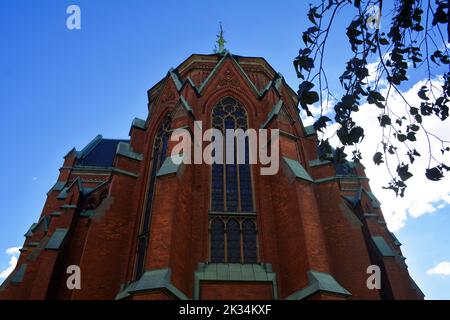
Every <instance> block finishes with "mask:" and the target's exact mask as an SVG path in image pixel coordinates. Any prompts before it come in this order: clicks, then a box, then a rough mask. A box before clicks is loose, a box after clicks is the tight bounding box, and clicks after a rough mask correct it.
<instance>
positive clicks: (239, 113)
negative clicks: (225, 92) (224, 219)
mask: <svg viewBox="0 0 450 320" xmlns="http://www.w3.org/2000/svg"><path fill="white" fill-rule="evenodd" d="M247 127H248V124H247V113H246V112H245V109H244V107H242V106H241V105H240V104H239V102H237V101H236V100H235V99H233V98H230V97H227V98H224V99H222V100H221V101H220V102H219V103H218V104H217V105H216V106H215V107H214V109H213V128H216V129H219V130H221V131H222V133H223V135H224V137H225V130H226V129H233V130H236V129H242V130H244V131H245V130H247ZM236 144H237V143H236V141H235V144H234V147H235V152H234V163H233V164H225V163H223V164H217V163H214V164H213V165H212V190H211V209H212V211H215V212H253V211H254V208H253V194H252V178H251V173H250V163H249V146H248V138H246V140H245V163H243V164H237V157H236V154H237V152H236V148H237V145H236ZM225 146H226V142H225V141H224V148H225ZM223 154H225V150H224V153H223ZM223 162H225V161H223Z"/></svg>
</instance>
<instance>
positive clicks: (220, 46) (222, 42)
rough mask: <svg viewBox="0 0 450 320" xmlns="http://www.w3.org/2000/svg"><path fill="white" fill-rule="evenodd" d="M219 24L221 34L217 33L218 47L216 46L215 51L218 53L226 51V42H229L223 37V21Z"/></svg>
mask: <svg viewBox="0 0 450 320" xmlns="http://www.w3.org/2000/svg"><path fill="white" fill-rule="evenodd" d="M219 26H220V30H219V34H218V35H217V41H216V42H217V45H218V47H217V46H216V49H215V52H216V53H224V52H225V43H227V42H226V40H225V39H224V38H223V34H224V32H223V28H222V22H219Z"/></svg>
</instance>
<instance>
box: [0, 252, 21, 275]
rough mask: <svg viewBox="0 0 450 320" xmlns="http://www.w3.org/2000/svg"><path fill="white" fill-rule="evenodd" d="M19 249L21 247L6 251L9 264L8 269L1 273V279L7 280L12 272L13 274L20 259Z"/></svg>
mask: <svg viewBox="0 0 450 320" xmlns="http://www.w3.org/2000/svg"><path fill="white" fill-rule="evenodd" d="M19 249H20V247H12V248H8V249H6V254H7V255H8V256H9V263H8V267H7V268H6V269H4V270H2V271H0V279H5V278H7V277H8V276H9V275H10V274H11V272H13V270H14V268H15V267H16V264H17V259H18V258H19V254H20V251H19Z"/></svg>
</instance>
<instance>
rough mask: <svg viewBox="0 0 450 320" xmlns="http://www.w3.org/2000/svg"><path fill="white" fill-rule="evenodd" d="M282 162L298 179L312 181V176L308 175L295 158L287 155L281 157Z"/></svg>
mask: <svg viewBox="0 0 450 320" xmlns="http://www.w3.org/2000/svg"><path fill="white" fill-rule="evenodd" d="M282 158H283V160H284V162H285V163H286V165H287V167H288V168H289V169H290V171H291V172H292V173H293V174H294V176H295V177H296V178H298V179H302V180H306V181H309V182H314V180H313V178H311V176H310V175H309V173H308V172H307V171H306V170H305V168H303V166H302V165H301V164H300V162H298V161H297V160H293V159H290V158H287V157H282Z"/></svg>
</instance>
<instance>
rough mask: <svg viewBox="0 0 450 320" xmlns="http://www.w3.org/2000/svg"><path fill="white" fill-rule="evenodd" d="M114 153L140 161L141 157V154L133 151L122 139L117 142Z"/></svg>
mask: <svg viewBox="0 0 450 320" xmlns="http://www.w3.org/2000/svg"><path fill="white" fill-rule="evenodd" d="M116 155H121V156H124V157H127V158H129V159H133V160H137V161H141V160H142V159H143V155H142V154H140V153H136V152H134V151H133V149H132V148H131V145H130V144H129V143H127V142H123V141H121V142H119V143H118V144H117V150H116Z"/></svg>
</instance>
